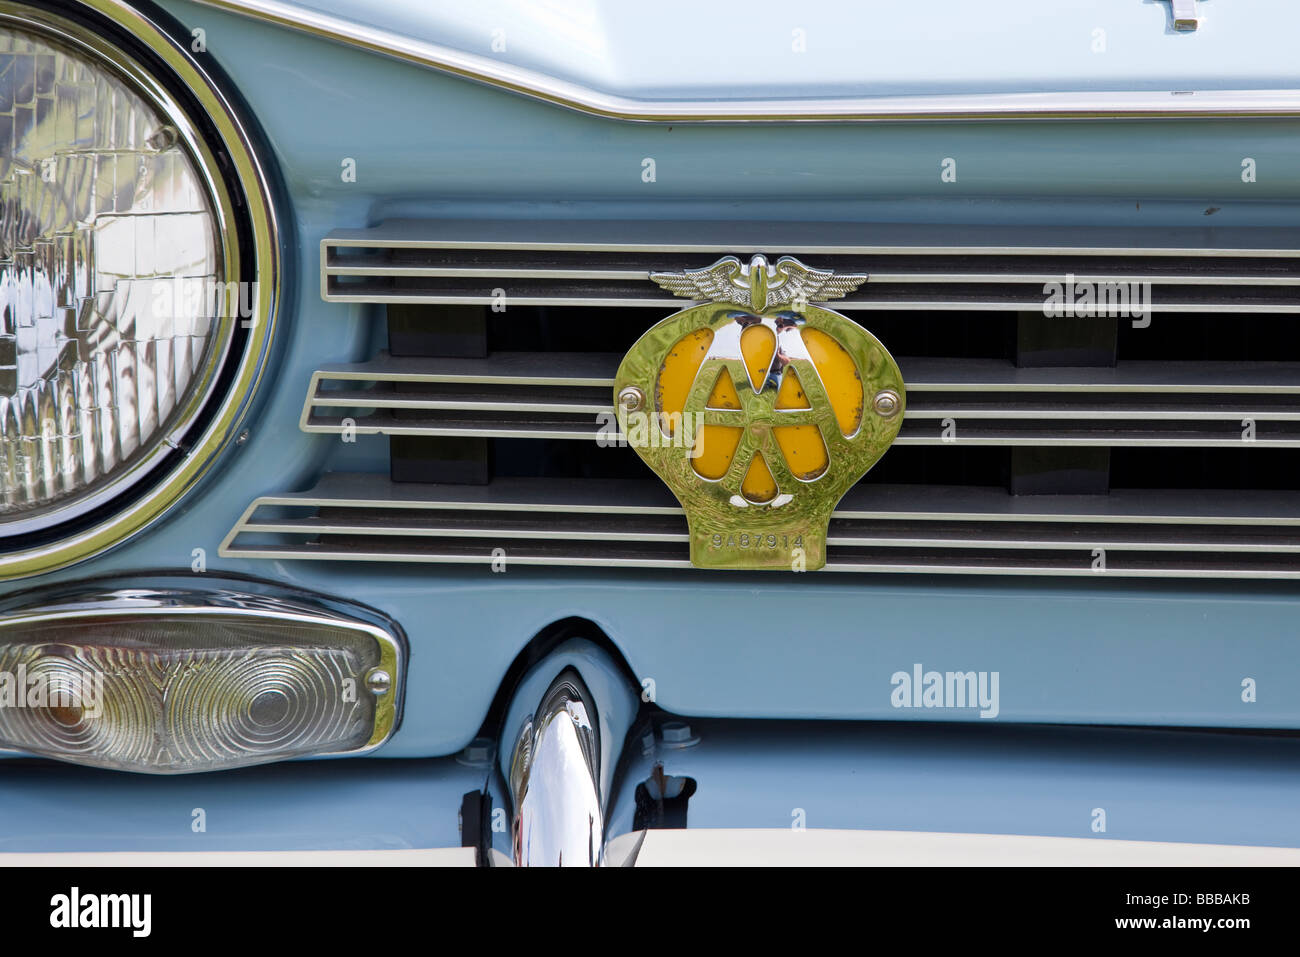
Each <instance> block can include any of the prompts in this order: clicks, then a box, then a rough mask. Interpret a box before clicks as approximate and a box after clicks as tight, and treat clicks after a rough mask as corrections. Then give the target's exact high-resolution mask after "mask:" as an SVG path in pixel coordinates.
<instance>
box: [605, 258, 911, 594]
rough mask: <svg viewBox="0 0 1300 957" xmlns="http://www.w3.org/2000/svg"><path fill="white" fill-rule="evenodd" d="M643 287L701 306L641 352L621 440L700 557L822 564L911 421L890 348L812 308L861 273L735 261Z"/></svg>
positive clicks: (659, 277)
mask: <svg viewBox="0 0 1300 957" xmlns="http://www.w3.org/2000/svg"><path fill="white" fill-rule="evenodd" d="M650 278H651V279H653V280H654V281H655V282H656V283H658V284H659V285H660V286H662V287H663V288H665V289H667V290H669V291H670V292H672V293H673V294H674V295H678V296H683V297H686V298H690V299H694V300H697V301H698V300H703V301H702V302H698V303H697V304H696V305H693V306H688V307H687V308H685V309H683V310H682V311H681V312H678V313H675V314H674V315H672V316H669V317H668V318H667V319H664V320H663V321H662V322H660V323H659V324H657V325H655V326H654V327H653V328H651V329H650V330H649V331H648V332H646V333H645V335H643V336H642V337H641V338H640V339H639V340H638V341H637V342H636V344H635V345H633V346H632V348H631V349H630V350H629V351H628V353H627V355H626V356H625V357H624V358H623V362H622V363H621V364H620V366H619V369H618V373H617V375H616V376H615V383H614V396H615V408H616V412H617V415H618V419H619V425H620V428H621V432H622V436H623V438H624V440H625V441H626V442H627V444H629V445H631V446H633V447H634V448H635V449H636V450H637V453H638V454H639V455H640V456H641V458H643V459H644V460H645V461H646V463H647V464H649V465H650V467H651V468H652V469H654V471H655V472H656V473H657V474H658V475H659V477H660V478H662V479H663V480H664V482H666V483H667V485H668V487H669V488H671V489H672V491H673V493H674V494H675V495H676V496H677V498H678V500H679V501H680V502H681V503H682V507H683V509H684V510H685V512H686V518H687V522H688V524H689V526H690V537H691V561H692V562H693V563H694V564H695V565H696V566H699V567H702V568H738V569H750V568H788V569H791V570H794V571H804V570H813V569H817V568H821V567H822V566H823V565H824V564H825V563H826V529H827V525H828V523H829V522H830V517H831V512H832V511H833V510H834V508H835V505H836V504H837V503H838V502H839V500H840V498H841V497H842V496H843V495H844V493H845V492H846V491H847V490H848V489H849V487H850V486H852V485H853V484H854V483H855V482H856V481H857V480H858V479H859V478H861V476H862V475H863V474H864V473H865V472H866V471H867V469H869V468H871V466H872V465H874V464H875V463H876V461H878V460H879V458H880V457H881V456H882V455H883V454H884V453H885V451H886V450H887V449H888V448H889V446H890V444H891V443H892V442H893V441H894V438H895V437H896V436H897V435H898V430H899V427H900V425H901V424H902V420H903V406H904V396H905V390H904V388H903V378H902V374H901V372H900V371H899V369H898V365H897V363H895V362H894V359H893V357H892V356H891V355H890V354H889V352H888V350H886V349H885V347H884V346H883V345H881V343H880V342H879V341H878V340H877V339H876V338H875V337H874V336H872V335H871V334H870V333H869V332H867V331H866V330H865V329H863V328H862V327H861V326H859V325H858V324H857V323H855V322H853V321H852V320H851V319H848V318H847V317H845V316H842V315H840V314H839V313H836V312H832V311H831V310H829V309H826V308H824V307H821V306H817V305H813V304H812V303H813V302H816V301H824V300H827V299H835V298H839V297H841V296H844V295H847V294H848V293H850V292H852V291H853V290H855V289H857V288H858V286H860V285H861V284H862V283H864V282H866V281H867V276H866V275H862V274H851V275H844V274H836V273H834V272H830V271H825V270H819V269H810V268H809V267H807V266H805V265H803V264H802V263H800V262H799V261H798V260H796V259H793V258H791V257H788V256H786V257H782V258H781V259H779V260H777V262H776V264H775V265H770V264H769V263H768V261H767V259H766V257H764V256H754V257H752V258H751V259H750V261H749V262H748V263H747V264H744V263H741V261H740V260H739V259H737V258H736V257H734V256H728V257H726V258H724V259H720V260H718V261H717V262H716V263H714V264H713V265H712V266H709V267H707V268H704V269H689V270H685V271H682V272H652V273H651V274H650Z"/></svg>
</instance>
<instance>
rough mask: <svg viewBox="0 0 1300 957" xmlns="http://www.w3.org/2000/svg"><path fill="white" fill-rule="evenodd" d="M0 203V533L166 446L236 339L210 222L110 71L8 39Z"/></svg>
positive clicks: (135, 94) (207, 209)
mask: <svg viewBox="0 0 1300 957" xmlns="http://www.w3.org/2000/svg"><path fill="white" fill-rule="evenodd" d="M0 205H2V208H3V227H2V228H0V521H6V520H7V519H9V518H11V517H13V516H17V515H22V516H28V515H30V514H32V513H34V512H39V511H42V510H45V509H48V508H50V507H51V506H54V505H56V504H58V503H64V502H67V501H68V500H70V499H73V498H76V497H78V496H80V495H84V494H85V493H87V492H89V491H92V490H94V489H96V488H97V487H99V486H102V485H103V484H105V483H108V482H112V481H114V480H116V479H117V478H118V477H119V476H120V475H122V474H123V473H124V472H125V471H126V470H127V469H129V467H130V466H131V465H132V464H133V463H135V462H136V461H138V460H140V459H141V458H143V457H145V456H146V455H147V454H148V453H149V452H150V451H151V450H154V449H156V448H157V447H158V446H159V445H160V444H162V443H175V442H176V441H177V440H178V438H179V436H178V435H177V434H176V433H177V432H178V431H179V429H180V428H181V426H182V425H183V424H184V422H183V420H184V418H185V417H186V415H187V413H188V412H189V411H190V408H191V405H192V399H193V397H194V395H195V393H197V392H201V391H203V390H204V388H205V386H206V385H207V383H208V382H209V381H210V379H211V376H212V372H213V367H214V366H215V365H216V364H217V363H219V362H220V360H221V359H222V358H223V356H224V351H225V348H226V347H227V346H228V344H229V343H228V339H229V334H230V329H229V323H227V324H226V326H227V327H226V328H224V329H223V328H222V327H221V326H220V324H219V323H218V321H217V320H218V317H219V315H220V314H221V313H225V314H227V315H228V314H229V313H228V311H227V310H226V308H225V307H226V305H227V304H226V302H225V295H226V293H227V291H228V290H227V286H226V284H225V282H224V278H225V277H224V273H223V268H224V267H223V263H222V256H221V249H220V237H219V234H218V230H217V220H216V217H215V215H214V212H213V208H212V203H211V200H210V199H209V197H208V195H207V193H206V190H205V188H204V185H203V179H202V177H201V175H200V173H199V171H198V169H197V168H196V165H195V163H194V161H193V159H192V157H191V156H190V155H189V154H188V153H187V151H186V150H185V148H184V146H183V144H182V143H181V142H180V140H179V139H178V136H177V131H176V129H175V128H174V127H173V126H172V125H170V121H169V120H168V119H167V118H166V117H164V116H162V115H161V114H160V112H159V111H158V110H157V108H155V106H153V105H152V104H150V103H149V102H147V101H146V100H145V98H144V97H143V96H142V95H141V93H140V92H139V91H137V90H136V89H135V88H134V86H133V85H132V84H129V83H128V82H127V81H126V80H125V79H124V78H122V77H119V76H117V75H116V74H114V73H112V72H111V71H109V70H107V69H105V67H104V66H103V65H98V64H95V63H93V62H91V60H90V59H89V58H88V57H87V56H86V55H84V54H82V53H81V52H79V51H77V50H75V49H73V48H72V47H70V46H64V45H63V44H60V43H58V42H57V41H55V40H53V39H46V38H44V37H42V36H39V35H37V34H35V33H28V32H25V31H21V30H18V29H14V28H9V27H0ZM178 292H179V293H181V294H180V295H177V293H178Z"/></svg>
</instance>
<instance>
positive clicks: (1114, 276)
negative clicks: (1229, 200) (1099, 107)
mask: <svg viewBox="0 0 1300 957" xmlns="http://www.w3.org/2000/svg"><path fill="white" fill-rule="evenodd" d="M681 232H682V230H681V227H680V226H675V225H674V224H663V223H638V224H618V223H608V222H585V223H584V222H571V223H564V224H546V225H545V226H540V227H539V226H538V225H537V224H527V223H510V222H495V223H494V222H484V223H465V222H456V223H450V222H449V223H438V224H431V223H419V222H413V221H394V222H391V223H385V224H383V225H381V226H378V227H374V228H372V229H367V230H338V231H336V232H335V233H333V234H331V235H330V236H328V237H326V239H325V240H324V241H323V242H322V244H321V295H322V297H323V298H324V299H326V300H327V301H336V302H380V303H402V302H407V303H426V304H466V305H493V304H495V303H498V302H499V296H498V293H501V294H504V295H505V297H506V298H507V300H508V301H509V303H511V304H513V305H517V306H545V305H582V306H608V307H631V308H669V309H671V308H679V307H681V306H682V305H683V300H681V299H676V298H675V297H673V296H671V295H668V294H667V293H665V292H664V291H663V290H661V289H659V288H658V287H657V286H655V285H653V284H652V283H651V282H649V279H650V273H651V272H653V271H671V270H681V269H698V268H703V267H705V266H708V265H710V264H711V263H713V262H715V261H716V260H717V259H718V258H720V257H721V256H724V255H743V254H746V253H750V252H762V253H764V254H765V255H767V256H768V258H769V260H771V261H775V260H776V259H777V258H779V257H780V256H782V255H793V256H812V257H816V261H817V263H818V266H819V268H823V269H833V270H835V271H837V272H841V273H866V274H868V275H869V276H870V277H871V278H870V279H869V281H868V282H866V283H865V284H864V285H862V286H861V287H860V288H859V289H858V290H857V291H855V292H853V293H850V294H849V295H847V296H846V297H845V298H843V299H841V300H837V302H838V305H837V308H838V309H841V310H848V311H853V310H882V309H886V310H927V311H928V310H935V309H943V310H973V311H1008V310H1010V311H1015V310H1020V309H1039V308H1041V306H1042V303H1043V287H1044V285H1045V284H1047V283H1065V282H1071V281H1073V282H1075V283H1100V284H1106V283H1122V284H1129V283H1137V284H1141V283H1149V284H1150V285H1151V289H1150V293H1151V295H1150V311H1151V312H1162V313H1194V312H1242V313H1285V312H1296V311H1300V303H1298V297H1297V295H1296V293H1297V290H1296V289H1295V287H1296V286H1300V270H1297V269H1296V268H1295V263H1294V261H1293V260H1294V257H1295V255H1296V250H1297V248H1298V247H1300V242H1298V241H1297V234H1296V232H1295V231H1293V230H1273V231H1260V230H1256V231H1253V232H1252V231H1249V230H1247V231H1237V230H1231V229H1219V230H1216V229H1186V228H1183V229H1168V230H1148V231H1146V234H1147V236H1149V237H1150V238H1149V239H1148V240H1147V241H1146V242H1143V243H1136V242H1134V240H1133V237H1132V236H1131V235H1129V236H1125V235H1123V234H1120V233H1117V232H1116V231H1108V230H1104V229H1095V228H1093V229H1087V228H1084V229H1072V230H1054V229H1050V228H1048V229H1039V230H1023V231H1018V232H1008V231H1003V235H1004V236H1005V239H1006V240H1007V242H1006V244H1000V243H997V242H989V241H988V238H989V237H992V236H995V235H998V231H996V230H984V231H983V233H982V240H983V241H981V242H980V243H972V244H970V245H967V246H961V245H958V244H957V243H956V240H957V239H958V238H959V237H962V236H963V235H965V234H967V233H969V232H970V230H963V229H962V228H960V227H923V226H911V227H907V226H897V225H895V226H889V225H876V226H872V227H863V226H853V225H851V224H844V223H821V224H813V223H809V224H799V225H790V224H759V223H755V224H746V225H744V226H738V225H736V224H709V223H701V224H697V225H696V226H695V227H694V228H692V230H691V232H690V235H691V239H690V240H689V241H686V242H683V241H681V238H680V236H681ZM665 235H671V236H673V237H674V238H675V239H676V241H664V237H665ZM602 239H603V241H602ZM764 240H769V241H764ZM756 243H760V244H761V245H755V244H756ZM1135 246H1139V247H1142V248H1134V247H1135Z"/></svg>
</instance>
